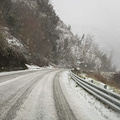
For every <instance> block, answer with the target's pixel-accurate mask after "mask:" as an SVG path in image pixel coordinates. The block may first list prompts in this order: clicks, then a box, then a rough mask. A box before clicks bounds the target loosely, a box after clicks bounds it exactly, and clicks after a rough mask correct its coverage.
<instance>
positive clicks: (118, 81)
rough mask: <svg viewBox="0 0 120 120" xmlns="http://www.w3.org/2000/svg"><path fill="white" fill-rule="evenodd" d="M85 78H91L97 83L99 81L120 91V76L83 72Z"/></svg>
mask: <svg viewBox="0 0 120 120" xmlns="http://www.w3.org/2000/svg"><path fill="white" fill-rule="evenodd" d="M85 73H86V75H87V77H89V78H93V79H95V80H97V81H101V82H102V83H104V84H107V85H109V86H111V87H115V88H118V89H120V74H113V75H112V76H111V77H109V78H108V77H107V76H105V75H102V74H101V73H100V72H85Z"/></svg>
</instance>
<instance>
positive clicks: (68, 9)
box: [51, 0, 120, 67]
mask: <svg viewBox="0 0 120 120" xmlns="http://www.w3.org/2000/svg"><path fill="white" fill-rule="evenodd" d="M51 2H52V4H53V6H54V8H55V11H56V13H57V14H58V16H59V17H60V18H61V20H62V21H63V22H64V23H65V24H67V25H68V24H69V25H71V27H72V31H73V32H74V33H75V34H78V35H80V36H81V35H82V34H88V33H89V34H92V35H94V37H95V39H96V40H97V41H98V42H99V43H100V44H101V46H104V47H105V48H106V49H107V50H108V51H109V50H113V53H114V63H117V64H119V65H118V66H119V67H120V0H51ZM105 48H104V49H105Z"/></svg>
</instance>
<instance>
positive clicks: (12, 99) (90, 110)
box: [0, 69, 120, 120]
mask: <svg viewBox="0 0 120 120" xmlns="http://www.w3.org/2000/svg"><path fill="white" fill-rule="evenodd" d="M78 90H79V91H81V92H82V94H79V93H80V92H77V91H78ZM83 94H84V95H87V93H85V91H83V90H82V89H80V88H78V87H76V85H75V83H74V81H71V79H69V77H68V71H65V70H63V69H43V70H33V71H27V72H26V71H22V72H14V73H9V74H1V73H0V120H113V117H114V118H115V119H114V120H119V118H120V116H119V114H117V113H114V114H113V116H112V117H111V118H110V117H109V116H108V117H104V115H103V116H102V115H101V113H100V112H99V111H97V110H95V109H94V105H92V104H91V105H92V106H91V105H90V104H89V103H88V102H87V100H86V96H84V95H83ZM87 97H90V96H89V95H87Z"/></svg>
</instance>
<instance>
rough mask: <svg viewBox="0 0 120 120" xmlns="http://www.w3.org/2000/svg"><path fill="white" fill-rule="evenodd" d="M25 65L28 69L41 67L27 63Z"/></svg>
mask: <svg viewBox="0 0 120 120" xmlns="http://www.w3.org/2000/svg"><path fill="white" fill-rule="evenodd" d="M25 65H26V66H27V68H28V69H42V67H39V66H37V65H28V64H25Z"/></svg>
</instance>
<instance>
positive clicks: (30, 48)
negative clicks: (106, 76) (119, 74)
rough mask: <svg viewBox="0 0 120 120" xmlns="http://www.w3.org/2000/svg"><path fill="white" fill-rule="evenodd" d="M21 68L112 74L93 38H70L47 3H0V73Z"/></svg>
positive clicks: (8, 0) (36, 0)
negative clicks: (92, 71) (95, 71)
mask: <svg viewBox="0 0 120 120" xmlns="http://www.w3.org/2000/svg"><path fill="white" fill-rule="evenodd" d="M25 64H35V65H38V66H48V65H51V64H52V65H54V66H56V67H65V68H66V67H67V68H68V67H69V68H71V67H80V68H81V69H83V70H84V69H87V70H100V71H115V67H114V66H112V62H111V56H107V55H106V53H104V52H102V51H101V50H100V49H99V47H98V45H97V44H96V43H95V42H94V38H93V36H91V35H83V36H78V35H74V34H73V33H72V31H71V26H70V25H68V26H67V25H65V24H64V22H63V21H62V20H61V19H60V18H59V16H58V15H57V14H56V13H55V10H54V8H53V6H52V5H51V4H50V2H49V0H4V1H2V0H0V71H3V70H14V69H26V65H25Z"/></svg>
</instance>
